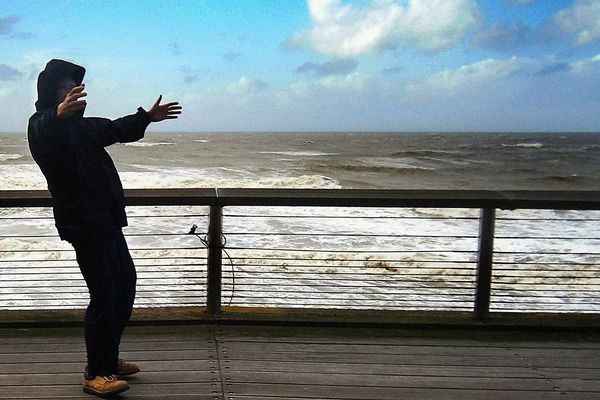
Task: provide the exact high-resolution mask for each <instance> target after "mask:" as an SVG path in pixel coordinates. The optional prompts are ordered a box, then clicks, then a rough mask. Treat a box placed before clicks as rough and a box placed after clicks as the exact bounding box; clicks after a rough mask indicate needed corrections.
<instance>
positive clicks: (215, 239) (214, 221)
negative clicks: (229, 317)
mask: <svg viewBox="0 0 600 400" xmlns="http://www.w3.org/2000/svg"><path fill="white" fill-rule="evenodd" d="M208 218H209V225H208V273H207V277H206V278H207V279H206V281H207V282H206V312H207V313H208V314H210V315H217V314H219V313H220V312H221V275H222V259H223V242H222V240H221V238H222V236H223V206H219V205H213V206H210V213H209V217H208Z"/></svg>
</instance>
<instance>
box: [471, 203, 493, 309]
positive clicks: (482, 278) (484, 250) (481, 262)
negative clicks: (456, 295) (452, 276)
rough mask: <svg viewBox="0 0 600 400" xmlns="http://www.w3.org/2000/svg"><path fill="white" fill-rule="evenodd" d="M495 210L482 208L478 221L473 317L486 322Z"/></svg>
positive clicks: (490, 290) (489, 293)
mask: <svg viewBox="0 0 600 400" xmlns="http://www.w3.org/2000/svg"><path fill="white" fill-rule="evenodd" d="M495 221H496V210H495V209H494V208H482V209H481V216H480V219H479V253H478V256H477V286H476V289H475V310H474V317H475V319H477V320H486V319H488V318H489V313H490V298H491V292H492V264H493V262H494V225H495Z"/></svg>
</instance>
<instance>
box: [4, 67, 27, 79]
mask: <svg viewBox="0 0 600 400" xmlns="http://www.w3.org/2000/svg"><path fill="white" fill-rule="evenodd" d="M22 75H23V74H22V73H21V72H20V71H18V70H17V69H15V68H13V67H11V66H9V65H6V64H0V81H16V80H17V79H19V78H20V77H21V76H22Z"/></svg>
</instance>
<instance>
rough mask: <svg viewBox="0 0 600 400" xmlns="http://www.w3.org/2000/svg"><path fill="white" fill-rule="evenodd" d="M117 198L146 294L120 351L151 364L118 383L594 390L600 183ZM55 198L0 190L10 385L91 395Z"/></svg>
mask: <svg viewBox="0 0 600 400" xmlns="http://www.w3.org/2000/svg"><path fill="white" fill-rule="evenodd" d="M126 196H127V202H128V206H129V209H128V210H129V215H130V218H129V219H130V227H129V228H126V235H127V236H128V241H129V243H130V247H131V251H132V254H133V256H134V259H135V261H136V265H137V266H138V274H139V280H138V289H139V290H138V300H137V303H136V309H135V310H134V317H133V320H132V326H131V327H130V329H129V330H128V331H127V337H126V338H124V341H123V352H124V354H123V355H124V356H125V357H127V358H130V359H132V360H135V361H139V362H140V364H141V365H142V368H143V369H144V371H145V372H144V373H143V374H140V376H139V378H138V377H134V378H132V379H131V382H130V383H131V386H132V389H131V390H130V391H128V392H126V393H124V395H123V396H122V397H123V398H127V397H131V398H148V399H152V398H157V399H158V398H160V399H186V398H194V399H215V400H216V399H223V400H224V399H231V400H234V399H398V398H411V399H430V398H440V399H475V398H477V399H480V398H486V399H542V398H543V399H544V400H546V399H554V398H556V399H558V398H561V399H564V398H567V399H593V398H596V397H598V396H599V395H600V386H598V382H600V367H599V361H600V340H599V339H600V337H599V336H600V335H598V332H599V329H598V328H599V327H600V318H599V315H598V314H599V313H600V279H599V278H598V276H599V272H600V247H597V246H596V245H597V244H600V237H598V236H596V235H595V234H590V233H589V232H591V231H593V229H590V228H589V227H591V226H596V225H597V223H598V222H600V213H599V212H598V211H599V210H600V192H595V191H574V192H553V191H500V192H498V191H494V192H492V191H412V190H411V191H407V190H288V189H285V190H284V189H281V190H280V189H262V190H256V189H186V190H172V189H164V190H141V189H140V190H128V191H126ZM51 204H52V200H51V198H50V197H49V194H48V193H47V192H45V191H2V192H0V210H2V211H4V212H3V214H2V215H1V217H0V219H1V220H2V223H3V225H4V226H5V229H4V230H3V231H2V234H1V235H0V243H2V244H3V246H8V245H9V244H10V245H11V246H13V247H11V248H7V247H2V248H0V283H1V284H2V287H1V292H0V321H1V322H0V328H1V330H0V338H1V339H2V342H1V344H0V369H1V371H0V399H17V398H20V399H23V398H25V399H45V398H61V399H64V398H74V399H77V398H89V396H85V395H83V394H82V393H81V392H80V387H79V386H78V385H79V384H80V379H81V371H80V370H81V366H82V365H83V364H84V358H85V351H84V347H83V338H82V333H81V329H80V328H79V325H80V321H81V318H82V313H83V309H84V308H85V304H86V292H85V285H84V283H83V281H82V279H81V277H80V276H79V274H78V269H77V267H76V263H75V261H74V257H73V254H72V250H71V249H70V248H69V246H68V245H67V244H65V243H61V242H60V240H59V239H58V238H57V237H56V233H55V231H54V228H53V226H52V216H51V212H50V210H49V207H50V206H51ZM313 210H317V211H313ZM329 210H332V211H331V212H330V211H329ZM334 210H335V212H334ZM523 210H525V211H526V213H525V214H523V213H522V211H523ZM315 219H316V220H317V221H318V224H317V225H315V223H314V220H315ZM308 220H310V221H311V222H310V224H309V223H308V222H307V221H308ZM353 220H355V221H358V222H357V223H354V224H350V222H349V221H353ZM373 220H376V221H377V224H372V221H373ZM157 221H159V222H157ZM282 221H285V222H282ZM290 221H291V222H290ZM361 221H370V222H369V223H370V225H368V226H375V228H373V229H371V230H365V229H361V230H360V231H357V230H356V229H355V228H352V227H357V226H361ZM540 224H542V225H540ZM553 224H554V225H553ZM18 226H27V227H28V228H27V229H25V230H23V229H21V230H19V229H17V227H18ZM315 226H317V227H318V229H315ZM365 226H367V225H366V224H365ZM524 226H525V227H527V228H526V229H525V228H524ZM540 226H543V229H541V228H540ZM240 227H245V229H241V228H240ZM259 227H268V228H269V229H268V230H267V229H260V228H259ZM307 227H310V230H307V229H308V228H307ZM415 227H420V228H423V230H422V231H417V230H416V229H415ZM549 227H550V228H549ZM552 227H555V229H552ZM581 227H584V228H586V229H580V228H581ZM582 232H584V233H583V234H582ZM307 243H308V244H307ZM340 243H342V245H340ZM346 243H347V246H346ZM340 246H341V247H340ZM344 246H346V247H344ZM573 248H579V249H584V250H572V249H573ZM570 249H571V250H570Z"/></svg>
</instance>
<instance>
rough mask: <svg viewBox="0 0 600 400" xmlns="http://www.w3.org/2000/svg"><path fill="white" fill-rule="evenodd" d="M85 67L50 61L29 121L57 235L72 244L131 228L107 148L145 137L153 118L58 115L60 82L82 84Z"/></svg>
mask: <svg viewBox="0 0 600 400" xmlns="http://www.w3.org/2000/svg"><path fill="white" fill-rule="evenodd" d="M84 74H85V69H84V68H83V67H80V66H78V65H75V64H72V63H70V62H67V61H62V60H51V61H50V62H48V64H47V65H46V69H44V71H42V72H41V73H40V75H39V77H38V83H37V90H38V100H37V102H36V103H35V108H36V110H37V111H36V113H35V114H33V115H32V116H31V118H30V119H29V126H28V128H27V138H28V140H29V149H30V151H31V155H32V156H33V159H34V160H35V162H36V163H37V164H38V165H39V167H40V169H41V170H42V173H43V174H44V176H45V177H46V181H47V182H48V190H49V191H50V194H51V195H52V198H53V200H54V219H55V222H56V227H57V229H58V233H59V235H60V237H61V239H63V240H68V241H70V242H74V241H76V240H77V239H78V238H83V237H89V236H95V235H99V234H102V233H105V232H110V231H114V230H117V229H120V228H121V227H123V226H126V225H127V217H126V215H125V197H124V194H123V187H122V185H121V180H120V178H119V175H118V173H117V170H116V168H115V165H114V163H113V161H112V159H111V158H110V156H109V155H108V153H107V152H106V150H105V149H104V147H106V146H109V145H111V144H114V143H117V142H120V143H125V142H133V141H136V140H139V139H141V138H142V137H144V132H145V130H146V127H147V126H148V125H149V124H150V118H149V116H148V114H147V113H146V111H144V110H143V109H142V108H138V111H137V113H135V114H132V115H128V116H125V117H122V118H119V119H116V120H114V121H111V120H109V119H106V118H84V117H83V113H81V114H79V115H75V116H72V117H70V118H66V119H59V118H58V117H57V115H56V112H57V106H58V104H59V102H58V101H56V88H57V83H58V82H59V80H61V79H63V78H65V77H69V76H70V77H72V78H73V80H74V81H75V82H76V83H77V84H78V85H79V84H81V82H82V81H83V76H84Z"/></svg>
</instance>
